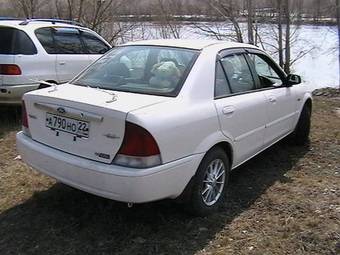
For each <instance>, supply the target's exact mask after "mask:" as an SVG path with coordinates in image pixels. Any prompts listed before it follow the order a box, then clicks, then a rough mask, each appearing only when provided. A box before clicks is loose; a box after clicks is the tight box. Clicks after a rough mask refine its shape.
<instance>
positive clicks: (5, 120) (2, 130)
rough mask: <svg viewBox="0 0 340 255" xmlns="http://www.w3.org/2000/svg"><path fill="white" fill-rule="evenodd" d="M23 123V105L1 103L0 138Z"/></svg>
mask: <svg viewBox="0 0 340 255" xmlns="http://www.w3.org/2000/svg"><path fill="white" fill-rule="evenodd" d="M20 125H21V106H11V105H9V106H7V105H0V138H1V137H3V136H4V135H5V134H6V133H7V132H10V131H12V130H14V129H19V128H20Z"/></svg>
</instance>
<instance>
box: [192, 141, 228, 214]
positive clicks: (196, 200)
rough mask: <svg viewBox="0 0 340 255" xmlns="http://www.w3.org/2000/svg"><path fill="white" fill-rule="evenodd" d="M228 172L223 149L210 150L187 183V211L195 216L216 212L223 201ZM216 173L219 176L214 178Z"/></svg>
mask: <svg viewBox="0 0 340 255" xmlns="http://www.w3.org/2000/svg"><path fill="white" fill-rule="evenodd" d="M218 169H220V170H218ZM222 172H223V174H222ZM229 173H230V163H229V159H228V156H227V154H226V153H225V151H224V150H222V149H221V148H219V147H216V148H213V149H212V150H210V151H209V152H208V153H207V154H206V155H205V156H204V158H203V160H202V162H201V163H200V165H199V167H198V169H197V172H196V175H195V176H194V177H193V179H192V180H191V183H189V185H190V194H189V195H188V200H187V201H186V202H187V204H186V207H187V211H188V212H189V213H191V214H193V215H195V216H206V215H209V214H212V213H214V212H216V211H217V210H218V209H219V208H220V207H221V205H222V204H223V203H224V201H225V197H226V189H227V185H228V181H229ZM221 174H222V175H221ZM218 175H220V176H219V178H216V176H217V177H218ZM222 182H223V184H222ZM208 193H209V194H211V195H210V196H211V197H209V195H208Z"/></svg>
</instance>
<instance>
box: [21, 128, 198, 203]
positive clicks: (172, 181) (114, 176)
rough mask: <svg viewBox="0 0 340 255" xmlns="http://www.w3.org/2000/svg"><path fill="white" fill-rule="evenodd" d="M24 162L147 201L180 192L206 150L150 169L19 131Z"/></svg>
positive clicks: (91, 187)
mask: <svg viewBox="0 0 340 255" xmlns="http://www.w3.org/2000/svg"><path fill="white" fill-rule="evenodd" d="M17 149H18V151H19V153H20V155H21V157H22V159H23V161H24V162H26V163H27V164H29V165H31V166H32V167H33V168H35V169H37V170H38V171H40V172H42V173H44V174H46V175H48V176H51V177H53V178H55V179H57V180H59V181H60V182H62V183H65V184H67V185H69V186H72V187H75V188H77V189H80V190H83V191H86V192H89V193H92V194H95V195H98V196H102V197H106V198H109V199H113V200H117V201H121V202H131V203H144V202H150V201H155V200H160V199H164V198H176V197H177V196H179V195H180V194H181V193H182V192H183V190H184V188H185V187H186V185H187V184H188V183H189V181H190V179H191V177H192V176H193V175H194V174H195V172H196V169H197V168H198V165H199V163H200V162H201V159H202V158H203V156H204V155H203V154H198V155H193V156H189V157H185V158H183V159H179V160H176V161H173V162H170V163H167V164H164V165H161V166H157V167H153V168H148V169H134V168H126V167H121V166H116V165H109V164H104V163H100V162H96V161H92V160H88V159H84V158H80V157H77V156H74V155H70V154H68V153H65V152H62V151H59V150H56V149H53V148H50V147H48V146H46V145H43V144H40V143H38V142H35V141H33V140H32V139H31V138H29V137H27V136H26V135H24V134H23V133H22V132H19V133H18V134H17Z"/></svg>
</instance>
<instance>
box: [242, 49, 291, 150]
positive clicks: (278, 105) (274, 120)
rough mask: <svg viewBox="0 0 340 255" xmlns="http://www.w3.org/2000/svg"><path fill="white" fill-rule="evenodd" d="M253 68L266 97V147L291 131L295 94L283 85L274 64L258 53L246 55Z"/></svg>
mask: <svg viewBox="0 0 340 255" xmlns="http://www.w3.org/2000/svg"><path fill="white" fill-rule="evenodd" d="M248 56H249V60H250V61H249V62H250V63H251V64H252V65H253V67H254V69H255V70H254V73H255V76H256V77H255V78H256V79H258V81H259V83H260V87H261V88H262V89H263V92H264V95H265V97H266V105H267V107H266V111H267V122H266V130H265V136H264V144H265V146H268V145H270V144H272V143H274V142H275V141H277V140H279V139H280V138H282V137H283V136H285V135H287V134H288V133H290V132H291V131H292V129H293V122H294V119H295V107H296V105H295V102H296V100H295V93H294V90H293V87H286V86H285V85H284V79H285V77H284V73H283V72H282V71H280V69H279V68H278V66H276V64H275V62H273V61H272V60H271V59H270V58H268V57H267V56H265V55H263V54H260V53H248Z"/></svg>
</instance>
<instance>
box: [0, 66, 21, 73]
mask: <svg viewBox="0 0 340 255" xmlns="http://www.w3.org/2000/svg"><path fill="white" fill-rule="evenodd" d="M0 74H3V75H20V74H21V69H20V67H19V66H18V65H13V64H0Z"/></svg>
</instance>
